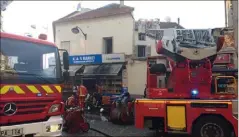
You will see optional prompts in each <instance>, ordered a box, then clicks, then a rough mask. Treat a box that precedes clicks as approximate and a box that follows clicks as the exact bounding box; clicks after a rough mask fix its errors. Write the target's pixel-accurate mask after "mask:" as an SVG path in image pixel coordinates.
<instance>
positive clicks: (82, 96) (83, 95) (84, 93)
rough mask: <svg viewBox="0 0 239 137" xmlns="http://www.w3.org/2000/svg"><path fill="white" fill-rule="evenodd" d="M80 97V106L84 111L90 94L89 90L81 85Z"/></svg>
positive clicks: (79, 89) (79, 88)
mask: <svg viewBox="0 0 239 137" xmlns="http://www.w3.org/2000/svg"><path fill="white" fill-rule="evenodd" d="M77 90H78V92H77V93H78V97H79V106H80V108H81V109H82V110H84V108H85V99H86V96H87V94H88V91H87V88H86V87H85V86H84V85H83V84H80V86H78V89H77Z"/></svg>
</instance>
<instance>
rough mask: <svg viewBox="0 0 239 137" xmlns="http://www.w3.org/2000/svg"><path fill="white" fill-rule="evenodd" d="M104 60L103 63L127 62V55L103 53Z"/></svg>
mask: <svg viewBox="0 0 239 137" xmlns="http://www.w3.org/2000/svg"><path fill="white" fill-rule="evenodd" d="M102 62H103V63H115V62H125V55H124V54H103V55H102Z"/></svg>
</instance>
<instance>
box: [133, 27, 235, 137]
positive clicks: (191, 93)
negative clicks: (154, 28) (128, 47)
mask: <svg viewBox="0 0 239 137" xmlns="http://www.w3.org/2000/svg"><path fill="white" fill-rule="evenodd" d="M214 38H215V37H213V36H212V30H211V29H199V30H196V29H194V30H192V29H167V30H165V31H164V34H163V37H162V40H160V41H158V43H157V49H156V50H157V53H158V54H160V56H157V57H149V58H148V60H147V97H146V98H144V99H136V101H135V126H136V127H137V128H150V129H152V130H156V131H157V132H158V133H185V134H192V135H193V137H230V136H232V135H235V136H238V117H237V116H238V110H237V106H238V100H237V82H236V76H237V74H235V73H237V70H232V69H226V70H224V71H225V72H227V71H229V72H230V73H234V74H235V75H227V76H212V73H213V72H212V66H213V62H214V60H215V58H216V56H217V51H218V47H219V46H218V45H217V44H216V43H217V42H215V39H214ZM218 40H221V39H220V38H219V39H218ZM159 131H160V132H159Z"/></svg>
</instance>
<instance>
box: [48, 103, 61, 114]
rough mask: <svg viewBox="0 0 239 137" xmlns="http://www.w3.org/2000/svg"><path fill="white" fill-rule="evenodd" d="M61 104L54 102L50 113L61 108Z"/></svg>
mask: <svg viewBox="0 0 239 137" xmlns="http://www.w3.org/2000/svg"><path fill="white" fill-rule="evenodd" d="M60 106H61V105H60V104H54V105H52V106H51V107H50V109H49V111H48V113H54V112H57V111H59V110H60Z"/></svg>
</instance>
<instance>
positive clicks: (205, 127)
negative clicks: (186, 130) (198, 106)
mask: <svg viewBox="0 0 239 137" xmlns="http://www.w3.org/2000/svg"><path fill="white" fill-rule="evenodd" d="M228 126H229V125H228V123H227V122H226V121H225V120H223V119H222V118H219V117H216V116H207V117H203V118H200V120H198V122H196V124H195V126H194V127H193V131H192V134H193V136H197V137H230V136H231V131H230V128H228Z"/></svg>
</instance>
